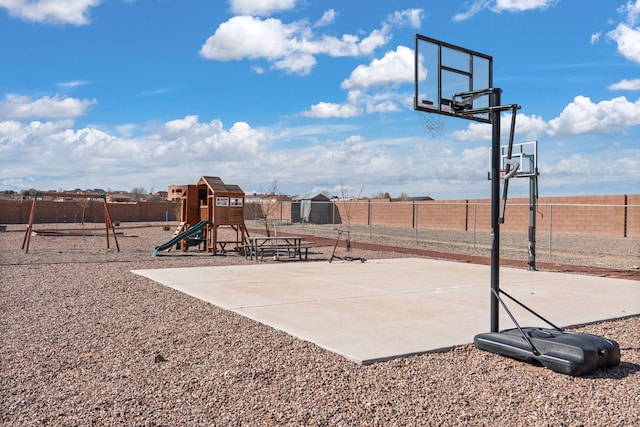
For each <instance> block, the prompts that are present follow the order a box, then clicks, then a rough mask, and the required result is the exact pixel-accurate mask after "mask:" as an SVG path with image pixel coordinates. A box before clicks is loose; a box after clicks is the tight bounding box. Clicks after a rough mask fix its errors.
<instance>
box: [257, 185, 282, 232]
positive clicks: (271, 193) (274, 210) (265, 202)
mask: <svg viewBox="0 0 640 427" xmlns="http://www.w3.org/2000/svg"><path fill="white" fill-rule="evenodd" d="M258 204H259V206H260V212H259V214H258V217H259V219H260V220H261V221H262V222H263V223H264V230H265V232H266V234H267V237H270V236H271V231H270V230H269V220H270V219H273V220H275V219H277V218H279V217H280V215H279V211H280V206H281V205H282V195H281V194H280V189H279V188H278V180H277V179H274V180H273V182H272V183H271V186H270V187H269V189H268V190H267V191H263V195H262V197H261V198H260V199H259V200H258Z"/></svg>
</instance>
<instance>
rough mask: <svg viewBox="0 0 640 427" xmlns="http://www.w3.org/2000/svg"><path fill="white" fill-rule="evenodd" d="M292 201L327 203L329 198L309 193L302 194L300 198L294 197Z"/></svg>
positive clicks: (320, 194)
mask: <svg viewBox="0 0 640 427" xmlns="http://www.w3.org/2000/svg"><path fill="white" fill-rule="evenodd" d="M292 200H294V201H300V200H311V201H314V202H328V201H329V200H331V199H329V197H327V196H326V195H325V194H322V193H315V194H314V193H310V194H303V195H300V196H295V197H293V198H292Z"/></svg>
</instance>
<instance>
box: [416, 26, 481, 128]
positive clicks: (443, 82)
mask: <svg viewBox="0 0 640 427" xmlns="http://www.w3.org/2000/svg"><path fill="white" fill-rule="evenodd" d="M414 53H415V67H414V80H415V83H414V88H415V93H414V99H413V107H414V109H415V110H416V111H421V112H425V113H436V114H442V115H446V116H451V117H459V118H465V119H469V120H475V121H479V122H483V123H490V122H491V120H490V114H489V113H488V112H486V109H487V108H488V107H489V96H485V95H488V93H480V92H482V91H486V90H488V89H491V88H493V58H492V57H491V56H489V55H485V54H483V53H479V52H475V51H473V50H470V49H466V48H463V47H459V46H455V45H452V44H450V43H446V42H442V41H440V40H436V39H432V38H430V37H426V36H423V35H420V34H416V36H415V51H414ZM457 95H458V96H457ZM473 110H478V111H482V110H485V111H484V112H478V113H473Z"/></svg>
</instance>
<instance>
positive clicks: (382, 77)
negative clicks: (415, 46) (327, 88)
mask: <svg viewBox="0 0 640 427" xmlns="http://www.w3.org/2000/svg"><path fill="white" fill-rule="evenodd" d="M414 60H415V59H414V53H413V50H412V49H409V48H408V47H405V46H398V47H397V48H396V50H395V51H390V52H387V53H386V54H385V55H384V56H383V57H382V58H381V59H373V60H372V61H371V62H370V63H369V65H359V66H358V67H356V68H355V69H354V70H353V71H352V72H351V75H350V76H349V78H348V79H346V80H345V81H343V82H342V85H341V87H342V88H343V89H367V88H370V87H372V86H381V85H386V84H401V83H411V82H413V68H414Z"/></svg>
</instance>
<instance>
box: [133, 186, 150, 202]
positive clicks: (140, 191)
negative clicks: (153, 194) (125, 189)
mask: <svg viewBox="0 0 640 427" xmlns="http://www.w3.org/2000/svg"><path fill="white" fill-rule="evenodd" d="M131 194H132V195H133V198H134V199H135V200H138V199H140V198H141V197H142V196H143V195H145V194H147V191H146V190H145V189H144V188H143V187H134V188H133V189H131Z"/></svg>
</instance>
